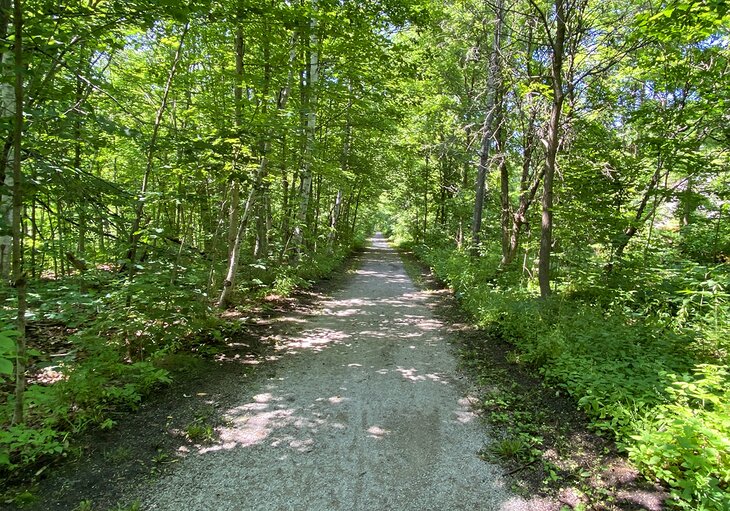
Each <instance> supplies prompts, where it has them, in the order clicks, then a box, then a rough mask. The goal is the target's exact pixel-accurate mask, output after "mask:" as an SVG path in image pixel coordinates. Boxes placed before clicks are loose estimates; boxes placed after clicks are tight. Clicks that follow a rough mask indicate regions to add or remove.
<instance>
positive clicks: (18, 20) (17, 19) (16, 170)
mask: <svg viewBox="0 0 730 511" xmlns="http://www.w3.org/2000/svg"><path fill="white" fill-rule="evenodd" d="M13 26H14V28H15V41H14V43H13V45H14V50H15V51H14V53H15V59H14V61H15V62H14V64H15V116H14V119H13V154H14V158H13V223H12V233H13V286H14V287H15V292H16V293H17V297H18V315H17V318H16V322H15V328H16V330H17V331H18V336H17V337H16V339H15V342H16V367H15V410H14V412H13V422H14V423H15V424H19V423H22V422H23V420H24V406H25V403H24V399H23V398H24V393H25V384H26V380H25V368H26V357H27V353H26V343H25V309H26V275H25V272H24V271H23V260H22V253H21V249H22V246H23V245H22V242H23V230H22V226H21V215H22V213H23V188H22V185H23V183H22V177H23V176H22V174H21V170H22V169H21V147H22V144H21V142H22V137H23V75H22V69H23V9H22V6H21V3H20V0H15V2H14V4H13Z"/></svg>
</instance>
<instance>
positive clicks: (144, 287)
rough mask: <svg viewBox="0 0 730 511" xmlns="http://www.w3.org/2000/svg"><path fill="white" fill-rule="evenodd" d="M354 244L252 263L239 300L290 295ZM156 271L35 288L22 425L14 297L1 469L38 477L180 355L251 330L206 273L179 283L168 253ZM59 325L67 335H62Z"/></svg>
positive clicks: (3, 380)
mask: <svg viewBox="0 0 730 511" xmlns="http://www.w3.org/2000/svg"><path fill="white" fill-rule="evenodd" d="M363 243H364V240H363V239H361V240H359V243H357V244H355V245H354V246H353V247H352V248H357V247H358V246H362V245H363ZM352 248H348V247H345V248H339V249H337V250H336V251H334V252H331V253H328V254H319V255H317V256H316V257H307V258H306V259H303V260H302V261H301V262H300V263H299V264H298V265H276V264H273V263H269V262H259V263H256V264H251V265H249V268H248V269H247V270H248V271H246V269H242V272H241V273H242V275H241V279H240V283H239V286H238V287H237V290H236V292H237V293H236V296H237V301H238V303H243V302H246V303H249V304H250V303H251V302H257V301H258V302H262V301H263V299H264V298H265V297H266V296H267V295H270V294H276V295H278V296H283V297H285V296H288V295H290V294H292V293H293V292H294V291H295V290H296V289H299V288H304V287H307V286H309V285H310V284H311V283H312V282H313V281H316V280H318V279H322V278H325V277H326V276H327V275H329V274H331V273H332V272H333V271H335V270H336V269H337V268H338V267H340V266H341V265H342V263H343V261H344V260H345V259H346V258H347V256H348V255H349V253H350V252H351V250H352ZM147 269H148V270H149V271H147V272H144V273H141V274H140V275H139V276H138V277H137V278H136V279H135V280H134V282H133V284H131V286H130V285H128V284H127V283H126V280H125V278H124V276H123V275H121V274H119V273H115V272H111V271H102V270H90V271H88V272H85V273H84V274H81V275H75V276H70V277H65V278H60V279H56V280H47V281H42V282H41V283H39V284H38V285H37V286H34V288H33V289H32V290H31V293H30V295H29V313H28V319H29V326H30V327H31V329H30V330H29V332H31V334H32V335H30V336H29V345H30V348H31V349H30V350H29V360H28V363H29V366H30V367H31V368H32V370H31V371H30V372H32V373H33V375H32V376H31V378H30V380H29V383H30V385H29V386H28V388H27V390H26V392H25V394H24V396H25V421H24V422H23V423H21V424H13V422H12V418H13V408H14V406H15V397H14V394H13V371H14V362H15V342H14V337H15V335H16V334H17V332H16V331H15V330H14V329H13V327H12V313H13V306H14V302H13V298H12V296H7V297H5V304H6V305H5V308H3V309H0V477H1V478H3V479H4V480H5V481H7V482H12V481H16V482H17V481H21V480H26V481H27V480H28V479H29V478H30V479H32V478H33V477H34V476H33V474H38V473H40V472H42V471H43V469H44V467H46V466H47V465H49V464H51V463H53V462H54V461H56V460H58V459H59V458H62V457H65V456H67V455H68V454H69V453H73V451H74V447H73V441H72V440H73V438H74V436H75V435H77V434H78V433H80V432H82V431H84V430H87V429H89V428H100V429H109V428H112V427H114V425H115V420H114V419H115V417H116V416H117V415H118V414H119V413H121V412H124V411H125V410H134V409H135V408H137V407H138V406H139V405H140V403H141V402H142V400H143V399H144V397H145V396H146V395H148V394H149V393H151V392H153V391H154V390H155V389H156V388H158V387H159V386H161V385H166V384H169V383H171V381H172V376H171V373H170V372H169V371H168V369H172V368H171V367H170V361H171V360H174V358H175V357H174V356H172V355H174V354H175V353H194V354H197V355H202V356H210V355H214V354H216V353H218V352H219V351H220V349H222V347H223V343H224V342H225V340H226V339H228V338H231V337H233V336H235V335H236V333H237V330H238V329H239V328H241V325H240V324H239V323H237V322H231V321H228V320H225V319H223V318H222V317H221V316H220V315H219V314H218V313H217V311H216V308H215V304H214V303H213V300H212V299H211V298H210V297H209V296H208V294H207V290H206V284H205V283H206V277H207V276H206V275H205V273H204V272H201V271H197V272H196V271H181V272H180V273H179V274H178V275H177V279H176V281H175V282H174V284H172V283H171V282H170V270H169V265H167V264H166V263H165V262H164V261H159V262H155V261H150V262H148V263H147ZM129 296H131V297H132V300H131V301H128V297H129ZM50 328H55V329H57V330H58V329H60V330H61V331H62V334H57V335H56V337H57V338H52V336H51V335H50V333H49V331H46V330H48V329H50ZM44 329H46V330H44ZM33 332H36V333H35V334H33ZM30 372H29V374H30ZM188 434H189V436H190V437H195V439H196V440H207V439H208V437H210V436H211V434H212V433H211V432H209V431H208V430H207V429H206V428H205V425H203V426H202V429H201V428H197V429H196V428H191V430H190V431H188Z"/></svg>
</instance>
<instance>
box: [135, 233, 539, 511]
mask: <svg viewBox="0 0 730 511" xmlns="http://www.w3.org/2000/svg"><path fill="white" fill-rule="evenodd" d="M427 300H428V299H427V296H426V295H425V294H424V293H421V292H419V291H418V290H417V289H416V288H415V287H414V285H413V283H412V282H411V280H410V279H409V278H408V276H407V275H406V273H405V270H404V267H403V264H402V263H401V261H400V259H399V258H398V256H397V255H396V254H395V252H394V251H393V250H392V249H391V248H390V247H389V246H388V245H387V244H386V243H385V241H384V240H383V239H382V238H381V237H376V238H375V239H373V240H372V241H371V245H370V248H369V249H368V250H367V251H366V252H365V253H364V254H363V256H362V262H361V265H360V267H359V269H357V271H356V273H355V274H354V275H353V276H352V277H351V278H349V279H348V280H347V283H346V285H345V286H344V287H343V288H341V289H340V290H339V291H337V292H335V293H334V295H333V296H332V297H331V299H329V300H328V301H326V302H325V303H324V305H323V309H322V310H321V311H320V313H319V314H318V315H317V316H315V317H313V318H309V319H306V320H305V321H306V322H305V323H304V324H302V325H301V326H300V327H299V328H298V329H297V331H298V333H296V334H294V335H292V336H291V337H289V338H286V339H281V340H280V344H281V345H284V346H286V350H285V353H284V354H283V356H282V358H281V360H280V361H278V362H277V363H276V368H275V374H274V375H273V376H272V375H271V374H270V375H269V377H268V378H265V377H263V376H262V377H261V381H260V382H259V383H258V384H256V385H254V387H253V389H252V388H251V384H250V382H245V384H244V383H242V384H241V391H240V392H241V394H240V404H238V405H237V406H234V407H232V408H231V409H229V410H228V411H227V414H226V415H227V418H228V419H229V421H228V423H227V425H226V427H225V428H224V429H223V430H222V431H221V440H220V442H219V443H218V444H216V445H213V446H208V447H203V448H200V449H199V450H198V451H192V452H190V453H188V455H187V456H186V457H185V458H184V459H183V460H182V461H180V463H177V464H176V465H175V468H174V469H173V470H172V472H170V473H169V474H167V475H166V476H164V477H163V478H162V479H161V480H159V481H157V482H155V483H152V485H151V487H150V488H148V490H147V491H146V495H145V496H144V497H142V508H143V509H150V510H170V511H180V510H183V509H184V510H188V511H202V510H215V511H229V510H230V511H233V510H236V511H238V510H257V511H259V510H260V511H268V510H272V511H273V510H277V511H278V510H292V511H293V510H297V511H320V510H393V511H405V510H418V511H425V510H433V511H447V510H469V511H471V510H499V511H508V510H509V511H513V510H518V509H528V507H527V506H526V505H525V502H524V501H522V500H521V499H519V498H516V497H514V496H513V495H511V494H510V493H509V491H508V490H507V489H506V488H505V487H504V486H505V481H504V480H503V479H501V476H500V475H499V473H498V469H497V468H496V467H494V466H491V465H489V464H487V463H485V462H483V461H482V460H480V459H479V457H478V455H477V451H478V450H479V449H480V448H482V447H483V445H484V443H485V441H487V438H486V432H485V430H484V428H483V426H482V425H481V423H480V421H479V420H478V418H477V417H475V416H474V415H473V414H472V413H471V412H470V410H469V406H468V403H467V402H466V399H465V398H464V396H463V392H464V388H462V386H461V385H459V384H458V383H457V379H458V374H457V370H456V362H455V360H454V357H453V355H452V354H451V352H450V349H449V346H448V344H447V341H446V339H445V336H446V333H445V329H444V328H443V327H442V325H441V324H440V323H439V322H438V321H437V320H436V319H434V317H433V316H432V314H431V312H430V310H429V308H428V306H427Z"/></svg>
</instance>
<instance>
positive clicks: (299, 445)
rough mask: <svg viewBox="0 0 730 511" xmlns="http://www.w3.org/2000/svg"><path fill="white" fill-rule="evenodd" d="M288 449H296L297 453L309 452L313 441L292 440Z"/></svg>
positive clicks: (309, 439) (312, 446) (312, 447)
mask: <svg viewBox="0 0 730 511" xmlns="http://www.w3.org/2000/svg"><path fill="white" fill-rule="evenodd" d="M289 447H291V448H292V449H296V450H297V451H299V452H310V451H311V450H312V449H314V440H313V439H311V438H308V439H307V440H292V441H291V442H289Z"/></svg>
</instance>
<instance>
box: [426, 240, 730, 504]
mask: <svg viewBox="0 0 730 511" xmlns="http://www.w3.org/2000/svg"><path fill="white" fill-rule="evenodd" d="M413 249H414V251H415V252H416V254H417V255H418V256H419V257H420V258H421V259H422V260H423V261H425V262H426V263H427V264H429V265H430V266H431V268H432V270H433V272H434V274H435V275H436V277H437V278H439V279H440V280H441V281H443V282H444V283H446V284H448V285H449V286H450V287H452V288H453V290H454V292H455V295H456V296H457V297H458V298H459V300H460V303H461V305H462V307H463V308H464V309H465V310H466V311H467V312H468V313H470V314H471V315H472V317H473V318H474V320H475V321H476V322H477V323H478V324H479V325H480V326H482V327H485V328H486V327H489V328H490V330H491V331H494V332H496V333H497V334H498V335H500V336H501V337H502V338H504V339H505V340H507V341H509V342H510V343H511V344H513V345H514V346H515V347H516V348H517V353H518V354H517V356H516V357H515V358H516V361H517V362H518V363H521V364H524V365H526V366H528V367H532V368H534V370H537V371H539V372H540V374H542V375H543V377H544V378H545V380H546V382H547V383H548V384H550V385H552V386H554V387H556V388H557V389H558V390H559V391H563V392H566V393H568V394H569V395H570V396H572V397H573V398H574V399H575V401H576V403H577V405H578V406H579V407H580V408H581V409H582V410H584V411H585V412H586V413H587V414H588V416H589V417H590V418H591V420H592V425H593V427H594V428H595V430H596V431H597V432H598V433H599V434H605V435H611V436H613V437H614V438H615V439H616V441H617V442H618V445H619V447H620V448H622V449H623V450H625V451H626V452H627V453H628V456H629V458H630V460H631V461H632V462H633V463H634V464H635V465H636V466H637V467H638V468H639V469H640V470H641V471H642V472H643V473H644V474H645V475H646V476H647V477H648V478H650V479H655V480H658V481H661V482H662V483H663V484H665V485H666V486H667V487H668V488H669V489H670V490H671V494H672V497H673V498H672V504H673V505H675V506H676V507H678V508H682V509H692V510H704V511H726V510H727V509H730V376H729V374H728V349H729V348H730V342H729V341H728V339H730V335H728V334H730V331H729V330H730V326H729V325H730V322H729V321H728V319H730V304H728V303H727V296H728V295H727V293H726V292H725V289H724V287H723V285H722V284H721V282H727V280H728V273H729V271H728V267H727V266H726V265H719V266H715V267H702V266H700V265H696V264H689V263H683V265H681V266H679V267H674V268H670V269H668V270H661V271H660V270H656V271H652V272H646V271H639V269H637V268H636V267H631V266H630V265H627V267H625V268H622V269H620V270H618V271H615V272H614V273H613V274H611V275H609V274H607V273H606V272H605V271H602V270H601V269H596V270H595V271H593V272H584V273H583V274H582V275H580V278H579V279H574V280H573V281H571V282H563V283H562V284H561V286H562V287H561V289H560V290H559V292H558V293H556V294H555V296H554V297H552V298H550V299H548V300H541V299H539V298H538V297H537V296H536V294H535V292H534V291H533V290H531V289H529V288H528V287H527V286H525V285H522V284H521V282H520V278H519V276H517V277H515V272H499V271H497V270H495V268H497V267H498V266H497V262H498V261H497V260H496V259H495V258H494V257H490V256H489V255H488V254H487V255H485V256H484V257H481V258H473V257H471V256H470V255H469V254H467V253H465V252H463V251H459V250H455V249H451V248H443V247H439V246H438V245H436V246H432V247H426V246H424V245H420V246H415V247H413ZM523 440H524V439H519V438H518V439H510V441H509V442H506V443H505V444H504V445H497V446H495V448H496V449H498V450H499V451H500V452H501V451H504V452H512V451H516V450H517V451H520V452H523V451H524V446H525V445H527V444H526V443H525V442H524V441H523Z"/></svg>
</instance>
